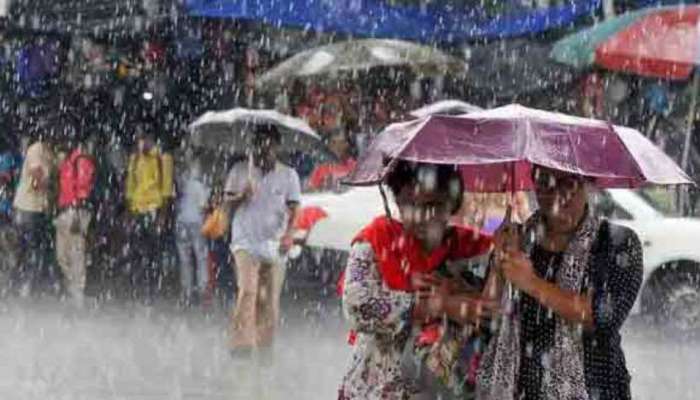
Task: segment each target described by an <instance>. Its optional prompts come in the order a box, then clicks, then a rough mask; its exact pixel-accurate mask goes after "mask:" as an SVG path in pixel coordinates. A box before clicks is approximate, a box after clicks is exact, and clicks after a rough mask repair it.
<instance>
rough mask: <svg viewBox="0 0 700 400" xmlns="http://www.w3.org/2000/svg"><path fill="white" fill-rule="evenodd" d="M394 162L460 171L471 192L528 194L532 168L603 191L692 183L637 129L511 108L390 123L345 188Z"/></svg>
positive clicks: (369, 180) (375, 178)
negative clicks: (587, 181)
mask: <svg viewBox="0 0 700 400" xmlns="http://www.w3.org/2000/svg"><path fill="white" fill-rule="evenodd" d="M398 159H403V160H408V161H415V162H425V163H435V164H454V165H459V167H460V169H461V171H462V173H463V176H464V178H465V179H464V180H465V185H466V189H467V190H469V191H473V192H505V191H520V190H530V189H532V187H533V182H532V180H531V178H530V176H531V168H532V165H540V166H544V167H548V168H553V169H557V170H561V171H566V172H570V173H574V174H580V175H584V176H587V177H590V178H591V179H592V180H593V181H594V182H595V184H596V185H597V186H598V187H601V188H635V187H640V186H643V185H646V184H659V185H672V184H692V183H693V182H692V181H691V180H690V178H688V176H687V175H686V174H685V173H684V172H683V171H682V170H681V169H680V168H679V167H678V166H677V165H676V164H675V162H673V160H671V159H670V158H669V157H668V156H667V155H666V154H664V153H663V152H662V151H661V150H660V149H658V148H657V147H656V146H654V145H653V144H652V143H651V142H649V141H648V140H647V139H646V138H645V137H644V136H643V135H642V134H641V133H639V132H638V131H635V130H633V129H631V128H623V127H616V126H613V125H611V124H609V123H607V122H604V121H599V120H594V119H587V118H580V117H574V116H570V115H565V114H559V113H553V112H548V111H542V110H536V109H531V108H526V107H523V106H520V105H516V104H514V105H508V106H504V107H499V108H494V109H491V110H485V111H480V112H474V113H470V114H466V115H462V116H456V117H455V116H430V117H426V118H423V119H419V120H415V121H410V122H404V123H399V124H393V125H391V126H389V127H388V128H387V129H386V130H385V131H384V132H382V133H381V134H380V135H379V136H378V137H377V138H376V139H375V141H374V142H373V143H372V144H371V145H370V147H369V148H368V150H367V152H366V154H365V155H364V156H363V157H362V158H361V159H360V161H359V162H358V165H357V168H356V169H355V171H353V173H352V174H350V176H349V177H348V179H347V183H348V184H352V185H372V184H377V183H379V182H381V181H382V180H383V178H384V176H385V175H386V173H387V172H388V171H389V170H390V169H391V168H392V167H393V165H394V163H395V161H396V160H398Z"/></svg>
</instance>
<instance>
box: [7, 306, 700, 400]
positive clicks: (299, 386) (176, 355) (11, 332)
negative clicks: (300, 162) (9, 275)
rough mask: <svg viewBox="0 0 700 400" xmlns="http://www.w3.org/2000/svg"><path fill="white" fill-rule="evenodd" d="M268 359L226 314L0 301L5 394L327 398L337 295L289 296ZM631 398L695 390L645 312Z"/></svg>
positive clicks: (342, 352) (93, 398) (694, 361)
mask: <svg viewBox="0 0 700 400" xmlns="http://www.w3.org/2000/svg"><path fill="white" fill-rule="evenodd" d="M284 314H285V318H284V320H283V322H282V328H281V331H280V333H279V336H278V341H277V342H276V344H275V353H274V354H275V356H274V360H273V361H274V362H273V363H272V365H268V364H267V363H264V362H261V361H260V360H257V359H252V360H250V359H248V360H243V359H232V358H231V357H230V355H229V354H228V353H227V351H226V323H227V313H226V310H224V309H213V310H211V311H210V312H207V313H205V312H202V311H201V310H199V309H197V310H186V311H183V310H179V309H177V308H176V307H175V306H173V305H171V304H167V303H157V304H155V305H153V306H148V307H146V306H142V305H136V304H131V303H124V302H121V303H120V302H114V303H109V304H103V305H100V306H99V307H92V306H91V307H87V308H86V309H82V310H80V309H76V308H74V307H73V306H71V305H70V304H69V303H62V302H58V301H56V300H52V299H48V298H47V299H43V300H36V299H11V300H5V301H3V302H2V303H0V354H1V355H2V357H1V358H0V399H17V400H24V399H42V400H51V399H56V400H59V399H60V400H82V399H85V400H101V399H125V400H126V399H129V400H132V399H133V400H142V399H143V400H146V399H148V400H160V399H163V400H165V399H167V400H180V399H226V400H233V399H255V400H257V399H260V400H266V399H304V400H315V399H333V398H335V397H336V389H337V386H338V383H339V382H340V379H341V377H342V375H343V371H344V368H345V365H346V363H347V361H348V358H349V355H350V348H349V346H348V345H347V344H346V342H345V338H346V327H345V326H344V323H343V321H342V320H341V318H340V316H339V313H338V309H337V307H336V306H335V302H334V301H330V302H328V303H326V304H318V303H317V304H314V303H308V302H291V301H290V302H289V303H288V304H287V306H286V308H285V313H284ZM623 341H624V346H625V350H626V353H627V360H628V365H629V367H630V369H631V371H632V374H633V381H632V382H633V393H634V398H635V399H638V400H645V399H659V398H665V399H679V400H681V399H688V400H690V399H697V398H698V393H697V392H698V391H699V389H698V385H697V382H698V381H697V379H698V376H700V375H698V371H700V345H699V343H698V342H697V341H693V340H678V339H671V338H670V337H669V336H667V335H665V334H663V333H662V331H661V330H659V329H657V328H655V327H653V326H652V325H651V324H649V323H648V322H647V321H645V320H643V319H642V318H632V320H631V321H629V322H628V324H627V325H626V327H625V332H624V336H623Z"/></svg>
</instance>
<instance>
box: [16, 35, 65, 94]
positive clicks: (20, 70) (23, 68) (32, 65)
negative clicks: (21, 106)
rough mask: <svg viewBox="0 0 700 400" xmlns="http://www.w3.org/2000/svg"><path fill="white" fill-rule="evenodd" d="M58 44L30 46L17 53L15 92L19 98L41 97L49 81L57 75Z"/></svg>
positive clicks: (46, 89) (48, 43)
mask: <svg viewBox="0 0 700 400" xmlns="http://www.w3.org/2000/svg"><path fill="white" fill-rule="evenodd" d="M58 72H59V63H58V43H57V42H47V43H44V44H41V45H39V44H30V45H27V46H24V47H22V48H21V49H20V50H19V52H18V53H17V59H16V74H17V84H18V86H17V92H18V94H19V95H20V96H28V97H41V96H43V95H45V94H47V92H48V85H49V83H50V80H51V79H52V78H54V77H55V76H57V75H58Z"/></svg>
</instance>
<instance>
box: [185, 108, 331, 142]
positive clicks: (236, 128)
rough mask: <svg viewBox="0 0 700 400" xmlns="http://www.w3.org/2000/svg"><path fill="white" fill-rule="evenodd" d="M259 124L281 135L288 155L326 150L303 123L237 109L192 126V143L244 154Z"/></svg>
mask: <svg viewBox="0 0 700 400" xmlns="http://www.w3.org/2000/svg"><path fill="white" fill-rule="evenodd" d="M258 124H272V125H275V126H277V127H278V128H279V129H280V132H281V133H282V148H283V149H284V150H286V151H290V152H291V151H294V150H299V151H307V152H313V151H317V150H318V149H321V148H325V146H323V142H322V141H321V138H320V137H319V136H318V135H317V134H316V132H314V130H313V129H311V127H310V126H309V124H307V123H306V122H305V121H304V120H301V119H298V118H294V117H290V116H289V115H284V114H281V113H279V112H277V111H275V110H251V109H246V108H234V109H231V110H227V111H209V112H207V113H205V114H204V115H202V116H201V117H199V118H197V120H195V121H194V122H193V123H192V124H190V132H191V134H192V136H191V143H192V144H193V145H195V146H200V147H206V148H210V149H232V150H234V151H242V150H245V149H246V148H247V146H248V145H249V144H250V142H249V135H250V133H252V132H253V130H252V129H250V128H251V127H252V126H254V125H258Z"/></svg>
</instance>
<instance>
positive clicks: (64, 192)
mask: <svg viewBox="0 0 700 400" xmlns="http://www.w3.org/2000/svg"><path fill="white" fill-rule="evenodd" d="M58 182H59V183H58V207H59V208H67V207H72V206H77V205H78V204H79V203H80V202H82V201H85V200H88V199H89V198H90V194H91V193H92V189H93V186H94V185H95V161H94V160H93V158H92V157H90V156H88V155H85V154H82V153H81V151H80V149H75V150H73V152H72V153H71V154H70V155H69V156H68V158H66V159H65V160H63V162H61V165H60V166H59V167H58Z"/></svg>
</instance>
